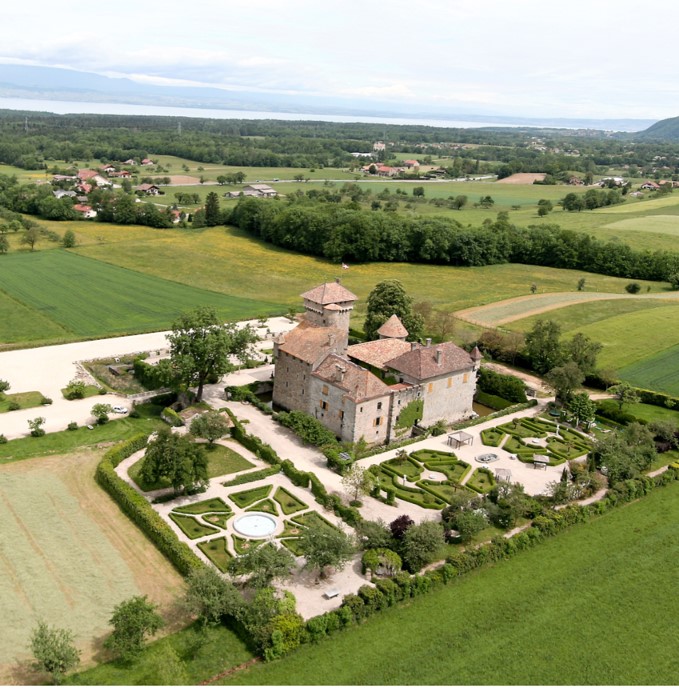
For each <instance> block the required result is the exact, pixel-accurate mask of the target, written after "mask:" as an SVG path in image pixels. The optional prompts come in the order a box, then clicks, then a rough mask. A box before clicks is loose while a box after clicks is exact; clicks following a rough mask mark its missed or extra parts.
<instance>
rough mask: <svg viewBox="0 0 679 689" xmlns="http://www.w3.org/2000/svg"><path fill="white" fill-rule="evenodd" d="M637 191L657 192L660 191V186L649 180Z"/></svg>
mask: <svg viewBox="0 0 679 689" xmlns="http://www.w3.org/2000/svg"><path fill="white" fill-rule="evenodd" d="M639 189H648V190H650V191H658V190H659V189H660V185H659V184H656V183H655V182H652V181H651V180H647V181H646V182H644V183H643V184H642V185H641V186H640V187H639Z"/></svg>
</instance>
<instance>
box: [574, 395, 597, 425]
mask: <svg viewBox="0 0 679 689" xmlns="http://www.w3.org/2000/svg"><path fill="white" fill-rule="evenodd" d="M568 411H570V413H571V414H573V416H574V418H575V425H576V426H578V425H579V424H584V425H585V426H588V425H589V424H590V423H592V421H594V418H595V416H596V402H593V401H592V400H591V399H590V398H589V395H588V394H587V393H586V392H581V393H579V394H577V395H573V396H572V397H571V399H570V401H569V402H568Z"/></svg>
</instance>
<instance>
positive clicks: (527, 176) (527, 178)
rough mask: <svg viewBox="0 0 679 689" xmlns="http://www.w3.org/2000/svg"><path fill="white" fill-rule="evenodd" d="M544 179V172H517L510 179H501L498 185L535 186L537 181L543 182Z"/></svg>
mask: <svg viewBox="0 0 679 689" xmlns="http://www.w3.org/2000/svg"><path fill="white" fill-rule="evenodd" d="M544 178H545V173H544V172H515V173H514V174H513V175H510V176H509V177H503V178H502V179H499V180H498V181H497V184H533V182H535V181H536V180H537V181H538V182H542V180H543V179H544Z"/></svg>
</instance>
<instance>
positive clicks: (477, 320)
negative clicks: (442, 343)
mask: <svg viewBox="0 0 679 689" xmlns="http://www.w3.org/2000/svg"><path fill="white" fill-rule="evenodd" d="M559 294H563V295H564V296H565V295H567V294H568V293H565V292H564V293H560V292H548V293H546V294H541V295H533V294H528V295H524V296H521V297H512V298H511V299H503V300H502V301H496V302H493V303H492V304H485V305H484V306H473V307H471V308H469V309H462V310H461V311H457V312H456V313H455V316H456V317H457V318H459V319H460V320H463V321H467V322H468V323H473V324H474V325H480V326H483V327H490V328H494V327H497V326H499V325H504V324H505V323H511V322H512V321H519V320H521V319H523V318H529V317H530V316H537V315H539V314H541V313H546V312H547V311H554V310H555V309H562V308H565V307H567V306H574V305H576V304H585V303H588V302H591V301H606V300H612V299H660V300H665V301H676V300H677V299H679V292H668V293H664V292H662V293H652V294H612V293H609V292H596V293H593V292H573V293H572V298H566V299H563V300H562V301H552V300H553V299H554V297H555V296H557V295H559ZM541 299H543V300H545V302H546V303H544V304H542V305H541V306H536V307H534V308H532V309H530V308H529V309H526V310H525V311H521V312H515V313H511V314H510V315H508V316H506V317H501V318H496V317H491V318H484V314H487V313H489V312H490V313H493V312H495V311H498V310H499V309H502V308H505V307H510V306H511V305H513V304H518V303H520V302H530V301H535V302H538V303H539V301H540V300H541Z"/></svg>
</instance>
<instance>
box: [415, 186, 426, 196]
mask: <svg viewBox="0 0 679 689" xmlns="http://www.w3.org/2000/svg"><path fill="white" fill-rule="evenodd" d="M413 196H416V197H420V198H424V187H413Z"/></svg>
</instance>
